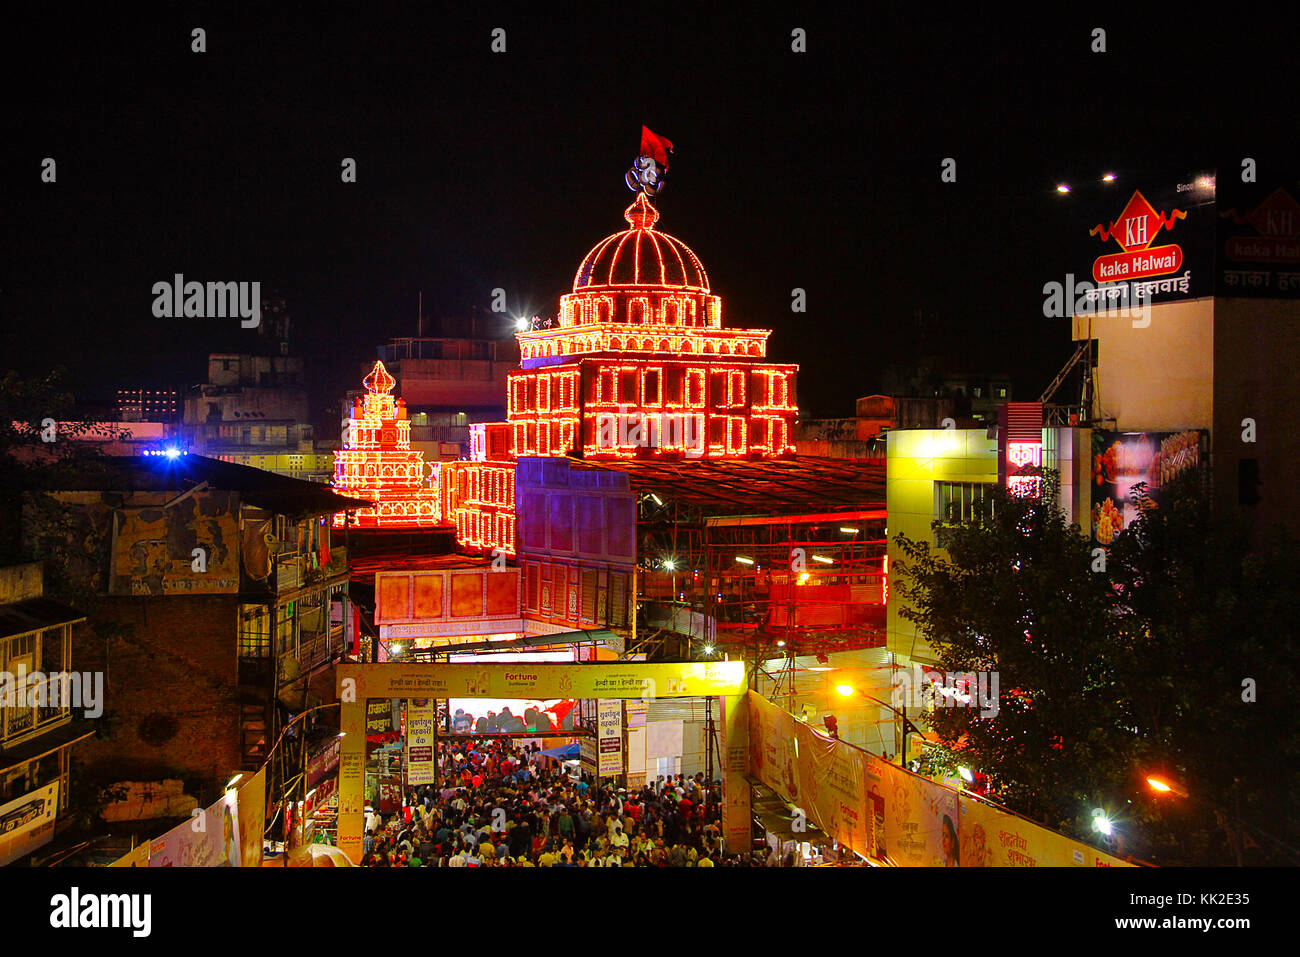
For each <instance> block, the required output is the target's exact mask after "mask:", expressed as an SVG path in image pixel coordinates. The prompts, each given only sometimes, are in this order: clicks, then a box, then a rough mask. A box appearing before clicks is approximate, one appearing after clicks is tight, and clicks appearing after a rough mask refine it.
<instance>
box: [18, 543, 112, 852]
mask: <svg viewBox="0 0 1300 957" xmlns="http://www.w3.org/2000/svg"><path fill="white" fill-rule="evenodd" d="M85 620H86V619H85V615H84V614H83V613H82V612H80V611H78V610H77V609H75V608H72V607H70V606H68V605H65V604H64V603H62V602H59V601H55V600H54V599H53V598H49V597H46V595H45V590H44V569H43V567H42V565H41V563H40V562H31V563H28V564H23V565H11V566H9V567H6V568H0V867H3V866H4V865H6V864H10V863H12V862H13V861H15V860H18V859H20V858H22V857H25V856H27V855H29V854H31V853H33V852H34V851H36V850H38V849H39V848H41V847H43V846H44V845H46V844H48V843H49V842H50V840H51V839H53V837H54V833H55V830H56V828H57V827H58V818H59V814H60V813H62V812H63V811H65V810H67V807H68V785H69V777H70V774H71V769H72V748H73V745H75V744H77V743H78V742H79V741H84V740H85V739H86V738H89V737H91V736H92V735H93V734H94V733H95V726H94V721H93V720H92V719H89V718H87V717H86V715H87V713H88V712H91V711H92V709H93V706H94V702H93V700H90V699H91V698H93V696H94V685H93V678H92V684H91V685H89V686H87V690H89V691H90V696H83V695H82V694H81V693H80V692H81V685H82V683H81V682H80V680H77V681H76V685H77V687H76V689H75V690H76V692H77V693H76V694H75V695H72V696H69V695H67V694H65V693H64V690H65V689H66V690H67V691H72V690H74V689H73V688H72V686H71V685H72V683H71V682H66V683H61V682H60V679H59V678H58V677H56V675H68V674H70V673H71V671H72V629H73V628H74V627H75V626H76V625H78V624H80V623H81V622H84V621H85ZM78 664H81V662H80V661H78ZM100 677H101V678H102V675H101V676H100ZM102 687H103V686H102V683H101V685H100V690H101V691H102ZM74 705H76V707H74Z"/></svg>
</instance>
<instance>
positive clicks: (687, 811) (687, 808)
mask: <svg viewBox="0 0 1300 957" xmlns="http://www.w3.org/2000/svg"><path fill="white" fill-rule="evenodd" d="M691 807H692V805H691V799H690V798H688V797H683V798H682V799H681V800H680V801H678V802H677V810H679V811H681V812H682V818H683V819H685V820H687V821H689V820H690V819H691Z"/></svg>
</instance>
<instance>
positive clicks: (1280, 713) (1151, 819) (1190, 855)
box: [1110, 473, 1300, 864]
mask: <svg viewBox="0 0 1300 957" xmlns="http://www.w3.org/2000/svg"><path fill="white" fill-rule="evenodd" d="M1139 502H1140V503H1141V508H1140V513H1139V517H1138V519H1137V520H1136V521H1134V522H1133V523H1132V524H1131V525H1130V526H1129V527H1128V528H1126V529H1125V530H1124V532H1123V533H1122V534H1121V535H1120V536H1119V537H1118V538H1117V539H1116V541H1115V543H1114V546H1113V548H1112V550H1111V560H1110V575H1111V576H1112V578H1113V579H1114V581H1115V584H1116V589H1117V592H1118V593H1119V594H1120V595H1121V596H1122V603H1123V606H1124V610H1125V612H1126V613H1127V614H1128V615H1130V616H1131V617H1132V618H1133V620H1134V622H1135V623H1136V624H1137V626H1138V627H1136V628H1135V629H1133V634H1134V635H1135V636H1136V637H1135V639H1134V644H1133V646H1132V647H1131V649H1130V653H1129V655H1128V657H1127V659H1126V667H1125V668H1124V669H1122V671H1121V672H1120V674H1119V687H1120V688H1121V690H1122V692H1123V697H1124V700H1125V701H1126V702H1127V703H1128V705H1129V708H1130V716H1129V719H1128V720H1129V722H1130V723H1131V724H1132V725H1133V726H1134V727H1135V728H1137V729H1138V731H1139V739H1140V742H1141V746H1140V749H1139V759H1140V762H1141V763H1140V766H1139V768H1138V769H1137V773H1136V775H1135V777H1136V778H1137V788H1138V790H1139V793H1140V794H1141V795H1142V797H1141V798H1140V799H1138V800H1136V801H1135V804H1136V806H1137V807H1139V808H1140V809H1141V810H1142V812H1143V813H1144V815H1145V817H1146V818H1147V819H1148V823H1149V826H1150V827H1151V829H1152V832H1153V833H1154V834H1156V835H1157V836H1159V837H1161V838H1163V842H1164V844H1165V848H1164V849H1165V851H1166V853H1168V854H1170V855H1171V856H1174V857H1176V858H1178V859H1181V860H1186V861H1189V862H1190V861H1196V862H1203V863H1225V862H1234V863H1238V864H1242V863H1250V862H1258V863H1277V864H1284V863H1289V864H1297V863H1300V854H1298V853H1297V851H1296V850H1295V849H1296V847H1297V846H1300V824H1298V823H1297V822H1298V821H1300V733H1298V732H1297V722H1296V720H1295V715H1294V710H1293V707H1292V704H1291V698H1292V694H1293V689H1294V688H1295V687H1296V681H1297V678H1300V675H1298V674H1297V670H1298V668H1297V655H1300V626H1298V623H1300V560H1298V559H1297V552H1296V542H1295V540H1294V538H1292V537H1291V536H1289V535H1288V534H1286V533H1285V532H1281V531H1279V532H1276V533H1273V534H1269V535H1266V536H1260V537H1259V538H1258V539H1256V540H1252V538H1251V536H1250V535H1249V534H1248V533H1247V531H1246V529H1245V528H1244V527H1243V526H1242V525H1241V524H1240V523H1238V522H1237V521H1236V520H1235V513H1226V514H1216V513H1214V512H1213V510H1212V509H1211V507H1210V500H1209V496H1208V494H1207V493H1206V490H1205V488H1204V487H1203V484H1202V482H1201V480H1200V478H1199V477H1198V476H1197V475H1196V474H1195V473H1191V474H1187V475H1184V476H1182V477H1180V478H1179V479H1177V480H1175V481H1174V482H1172V483H1169V484H1167V485H1166V486H1165V487H1163V488H1161V489H1160V490H1159V495H1158V496H1156V495H1152V494H1148V493H1146V491H1145V490H1141V497H1140V498H1139ZM1153 771H1154V772H1156V773H1157V774H1158V775H1160V776H1162V777H1165V776H1168V777H1172V778H1174V779H1175V781H1176V782H1177V783H1178V785H1179V787H1180V789H1181V790H1184V791H1186V792H1187V797H1186V798H1179V797H1178V796H1176V795H1175V796H1172V797H1171V796H1169V795H1168V794H1166V795H1159V794H1157V793H1156V792H1154V791H1152V790H1151V789H1150V788H1149V787H1146V786H1145V779H1146V776H1147V775H1149V774H1150V773H1151V772H1153ZM1252 845H1253V846H1252Z"/></svg>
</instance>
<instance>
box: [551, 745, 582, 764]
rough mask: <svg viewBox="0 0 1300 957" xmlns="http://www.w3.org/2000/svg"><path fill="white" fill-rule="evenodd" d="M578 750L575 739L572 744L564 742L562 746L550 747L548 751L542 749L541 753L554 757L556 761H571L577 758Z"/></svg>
mask: <svg viewBox="0 0 1300 957" xmlns="http://www.w3.org/2000/svg"><path fill="white" fill-rule="evenodd" d="M579 751H580V749H579V747H578V743H577V742H576V741H575V742H574V743H573V744H566V745H565V746H564V747H562V748H551V749H550V750H548V751H543V752H542V754H544V755H546V756H547V757H548V758H555V760H557V761H573V760H576V759H577V757H578V753H579Z"/></svg>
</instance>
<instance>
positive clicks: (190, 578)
mask: <svg viewBox="0 0 1300 957" xmlns="http://www.w3.org/2000/svg"><path fill="white" fill-rule="evenodd" d="M235 506H236V503H235V500H234V493H231V492H202V493H196V494H194V495H191V496H189V497H188V498H185V499H182V500H181V501H178V502H177V503H176V504H175V505H172V506H169V507H167V508H164V507H163V506H162V505H158V506H153V507H144V508H123V509H118V511H117V512H116V513H115V515H114V521H113V559H112V573H111V574H110V575H109V582H108V591H109V594H111V595H211V594H223V593H224V594H229V593H233V592H237V591H238V590H239V520H238V516H237V515H236V513H235V511H234V509H235Z"/></svg>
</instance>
